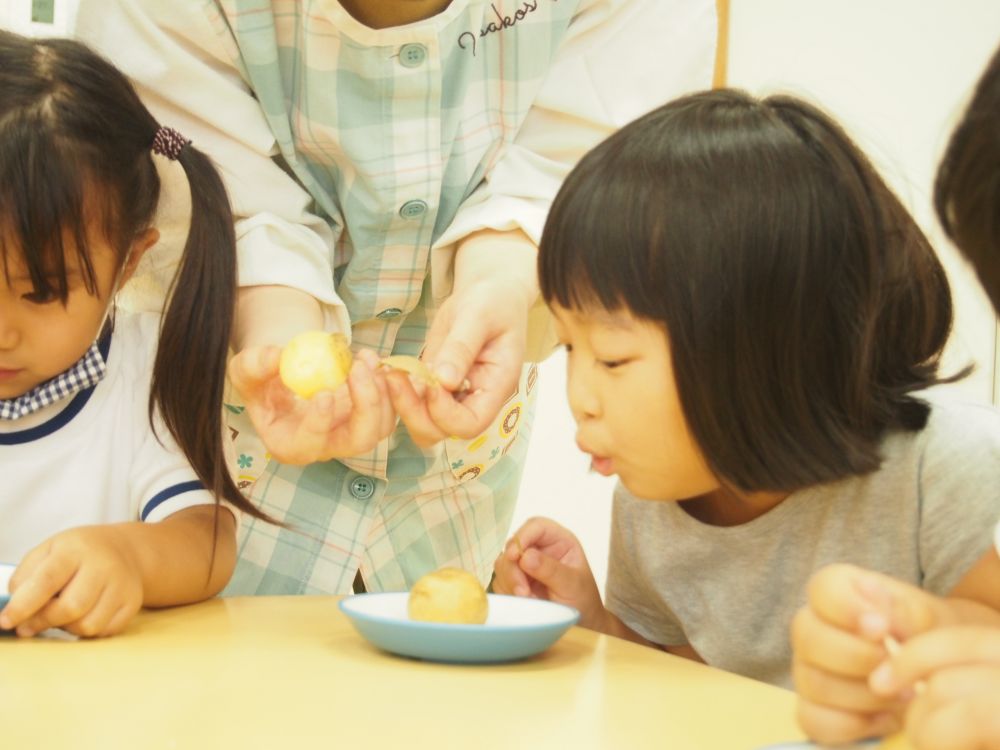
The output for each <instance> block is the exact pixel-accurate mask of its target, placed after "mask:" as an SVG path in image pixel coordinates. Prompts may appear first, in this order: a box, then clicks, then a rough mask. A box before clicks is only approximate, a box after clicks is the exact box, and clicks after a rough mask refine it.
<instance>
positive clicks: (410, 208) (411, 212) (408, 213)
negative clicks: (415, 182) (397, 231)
mask: <svg viewBox="0 0 1000 750" xmlns="http://www.w3.org/2000/svg"><path fill="white" fill-rule="evenodd" d="M425 213H427V204H426V203H424V202H423V201H422V200H415V201H406V203H404V204H403V205H402V206H400V208H399V215H400V216H402V217H403V218H404V219H416V218H417V217H418V216H423V215H424V214H425Z"/></svg>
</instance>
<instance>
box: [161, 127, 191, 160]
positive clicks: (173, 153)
mask: <svg viewBox="0 0 1000 750" xmlns="http://www.w3.org/2000/svg"><path fill="white" fill-rule="evenodd" d="M190 142H191V141H190V140H188V139H187V138H185V137H184V136H183V135H181V134H180V133H178V132H177V131H176V130H174V129H173V128H168V127H167V126H166V125H161V126H160V127H159V129H158V130H157V131H156V135H154V136H153V146H152V149H153V153H154V154H159V155H160V156H165V157H167V158H168V159H170V161H177V157H179V156H180V155H181V151H182V150H183V149H184V147H185V146H186V145H188V144H189V143H190Z"/></svg>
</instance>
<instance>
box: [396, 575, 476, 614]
mask: <svg viewBox="0 0 1000 750" xmlns="http://www.w3.org/2000/svg"><path fill="white" fill-rule="evenodd" d="M408 611H409V614H410V619H411V620H422V621H424V622H446V623H451V624H453V625H482V624H483V623H484V622H486V615H487V614H488V613H489V600H488V599H487V598H486V591H485V590H484V589H483V587H482V584H480V583H479V579H477V578H476V577H475V576H474V575H472V573H469V572H468V571H466V570H461V569H460V568H441V569H440V570H436V571H434V572H433V573H428V574H427V575H425V576H424V577H423V578H421V579H420V580H418V581H417V582H416V583H415V584H413V588H412V589H410V599H409V602H408Z"/></svg>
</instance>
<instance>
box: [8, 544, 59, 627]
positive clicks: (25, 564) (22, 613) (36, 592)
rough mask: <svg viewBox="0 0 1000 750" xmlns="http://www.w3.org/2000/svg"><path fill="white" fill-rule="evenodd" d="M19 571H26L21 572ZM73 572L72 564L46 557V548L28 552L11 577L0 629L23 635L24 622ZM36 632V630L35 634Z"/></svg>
mask: <svg viewBox="0 0 1000 750" xmlns="http://www.w3.org/2000/svg"><path fill="white" fill-rule="evenodd" d="M22 568H23V569H24V570H25V571H27V572H21V571H22ZM74 573H76V566H75V565H74V564H72V562H70V561H68V560H66V559H64V558H59V557H57V556H53V555H50V554H49V552H48V547H44V548H41V547H40V548H36V549H35V550H32V551H31V552H30V553H29V554H28V555H27V556H26V557H25V559H24V560H23V561H22V563H21V565H19V566H18V569H17V571H15V575H14V576H12V577H11V590H12V593H11V597H10V601H9V602H7V606H6V607H4V610H3V613H2V615H0V627H2V628H4V629H5V630H11V629H13V628H17V630H18V634H19V635H20V634H23V633H26V632H27V631H28V630H30V629H31V628H30V627H26V623H27V621H29V620H30V618H32V617H33V616H35V615H36V613H38V612H39V610H41V609H42V608H43V607H45V606H46V605H47V604H48V603H49V602H50V601H51V600H52V599H53V597H55V596H56V595H57V594H58V593H59V592H60V591H61V590H62V588H63V587H64V586H65V585H66V584H67V583H68V582H69V580H70V579H71V578H72V577H73V575H74ZM35 632H37V631H35Z"/></svg>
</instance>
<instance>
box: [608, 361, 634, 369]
mask: <svg viewBox="0 0 1000 750" xmlns="http://www.w3.org/2000/svg"><path fill="white" fill-rule="evenodd" d="M630 361H631V360H628V359H602V360H600V363H601V367H604V368H605V369H608V370H614V369H617V368H619V367H621V366H622V365H627V364H628V363H629V362H630Z"/></svg>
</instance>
